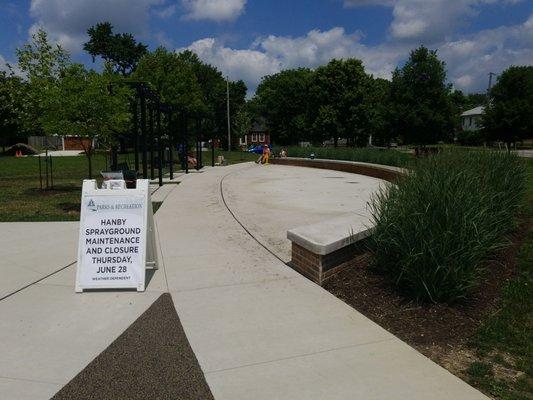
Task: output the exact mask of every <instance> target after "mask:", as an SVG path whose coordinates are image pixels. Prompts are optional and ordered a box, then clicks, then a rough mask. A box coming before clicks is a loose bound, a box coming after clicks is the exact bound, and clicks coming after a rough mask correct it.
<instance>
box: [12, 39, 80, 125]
mask: <svg viewBox="0 0 533 400" xmlns="http://www.w3.org/2000/svg"><path fill="white" fill-rule="evenodd" d="M16 52H17V58H18V67H19V68H20V70H21V72H22V74H23V75H24V76H25V78H24V80H25V85H24V89H25V90H24V91H23V92H22V93H23V100H22V108H21V113H20V120H21V123H22V126H23V129H24V130H25V131H26V132H28V133H33V134H42V133H43V130H42V126H41V125H40V117H41V115H42V114H43V104H42V103H43V100H44V98H45V96H46V93H47V91H48V90H49V89H50V88H51V87H53V86H54V85H56V84H57V83H58V82H59V80H60V79H61V76H62V73H63V71H64V70H65V69H66V68H67V67H68V66H69V65H70V58H69V54H68V52H67V51H65V50H64V49H63V48H62V47H61V46H59V45H53V44H51V43H49V41H48V35H47V33H46V32H45V31H44V30H42V29H40V30H39V31H37V33H35V34H33V35H32V37H31V41H30V42H29V43H26V44H24V45H23V46H22V47H21V48H19V49H17V51H16Z"/></svg>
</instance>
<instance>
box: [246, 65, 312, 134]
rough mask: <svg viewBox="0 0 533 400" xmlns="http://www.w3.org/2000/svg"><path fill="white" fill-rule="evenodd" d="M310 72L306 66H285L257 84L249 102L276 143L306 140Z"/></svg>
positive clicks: (255, 114)
mask: <svg viewBox="0 0 533 400" xmlns="http://www.w3.org/2000/svg"><path fill="white" fill-rule="evenodd" d="M312 75H313V72H312V71H311V70H310V69H307V68H299V69H289V70H285V71H281V72H279V73H277V74H274V75H269V76H266V77H264V78H263V79H262V81H261V84H260V85H259V86H258V88H257V91H256V93H255V97H254V99H253V101H252V109H253V113H254V117H255V118H256V119H258V118H265V120H266V122H267V125H268V127H269V129H270V131H271V134H272V138H273V139H274V140H275V141H276V142H278V143H280V144H295V143H298V142H299V141H300V140H302V139H309V137H308V135H307V134H306V132H307V97H308V91H309V86H310V83H311V78H312Z"/></svg>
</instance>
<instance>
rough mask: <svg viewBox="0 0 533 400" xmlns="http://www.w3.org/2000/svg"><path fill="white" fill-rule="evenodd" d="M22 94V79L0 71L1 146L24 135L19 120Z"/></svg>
mask: <svg viewBox="0 0 533 400" xmlns="http://www.w3.org/2000/svg"><path fill="white" fill-rule="evenodd" d="M24 96H25V84H24V82H22V79H21V78H20V77H18V76H15V75H13V74H7V73H6V72H5V71H0V143H1V145H2V146H3V147H5V146H6V145H10V144H13V142H17V141H21V139H22V138H23V137H24V136H25V135H24V131H23V127H22V120H21V117H22V112H23V98H24ZM4 150H5V148H4Z"/></svg>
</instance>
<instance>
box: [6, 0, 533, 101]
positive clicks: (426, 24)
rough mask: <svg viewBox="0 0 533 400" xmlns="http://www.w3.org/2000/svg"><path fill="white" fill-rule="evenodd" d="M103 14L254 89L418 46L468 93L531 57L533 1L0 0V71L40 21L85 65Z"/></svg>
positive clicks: (379, 64)
mask: <svg viewBox="0 0 533 400" xmlns="http://www.w3.org/2000/svg"><path fill="white" fill-rule="evenodd" d="M106 20H107V21H110V22H111V23H112V24H113V25H114V26H115V27H116V29H117V31H125V32H131V33H133V34H135V36H136V37H137V38H138V39H139V40H141V41H143V42H144V43H147V44H149V46H150V48H152V49H153V48H155V47H157V46H158V45H164V46H166V47H167V48H169V49H173V50H181V49H184V48H188V49H191V50H193V51H194V52H196V53H197V54H198V55H199V56H200V58H202V59H203V60H204V61H206V62H209V63H211V64H213V65H216V66H217V67H219V68H220V69H221V70H222V71H223V72H224V73H225V74H227V75H229V76H230V78H231V79H243V80H244V81H245V82H246V83H247V85H248V86H249V88H250V91H251V92H253V90H254V89H255V87H256V86H257V84H258V83H259V82H260V79H261V77H262V76H264V75H268V74H272V73H276V72H278V71H280V70H282V69H285V68H295V67H311V68H314V67H316V66H318V65H321V64H324V63H327V62H328V61H329V60H330V59H331V58H333V57H335V58H347V57H356V58H360V59H361V60H363V63H364V65H365V68H366V70H367V71H368V72H369V73H372V74H373V75H374V76H379V77H383V78H390V73H391V71H392V70H393V69H394V68H395V67H396V66H397V65H401V64H402V62H404V61H405V59H406V58H407V57H408V54H409V51H410V50H412V49H414V48H416V47H418V46H419V45H420V44H424V45H426V46H428V47H430V48H432V49H437V50H438V54H439V56H440V58H441V59H443V60H444V61H445V62H446V64H447V70H448V78H449V81H450V82H451V83H452V84H453V85H454V86H455V87H457V88H459V89H462V90H464V91H466V92H476V91H482V90H484V89H485V88H486V86H487V80H488V73H489V72H495V73H499V72H501V71H502V70H504V69H505V68H507V67H508V66H509V65H533V1H531V0H529V1H527V0H522V1H520V0H18V1H17V0H0V69H3V68H5V63H6V62H9V63H11V64H16V59H15V49H16V48H17V47H19V46H20V45H21V44H23V43H24V42H25V41H27V40H28V37H29V35H30V34H31V32H33V31H35V29H36V28H37V27H42V28H44V29H45V30H47V31H48V32H49V34H50V37H51V38H52V40H54V41H57V42H59V43H61V44H62V45H63V46H64V47H66V48H67V49H68V50H69V51H70V52H71V53H72V58H73V59H74V60H76V61H80V62H84V63H86V64H87V65H92V63H91V60H90V59H89V57H87V55H85V54H84V53H83V51H82V50H81V47H82V44H83V42H84V41H86V39H87V37H86V30H87V28H89V27H90V26H91V25H93V24H95V23H97V22H100V21H106Z"/></svg>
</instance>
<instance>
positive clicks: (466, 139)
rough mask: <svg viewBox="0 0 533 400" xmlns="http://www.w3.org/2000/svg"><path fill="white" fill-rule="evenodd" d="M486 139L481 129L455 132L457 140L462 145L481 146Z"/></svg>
mask: <svg viewBox="0 0 533 400" xmlns="http://www.w3.org/2000/svg"><path fill="white" fill-rule="evenodd" d="M486 140H487V137H486V135H485V133H484V132H483V131H482V130H476V131H461V132H458V133H457V142H459V144H462V145H463V146H481V145H482V144H483V142H485V141H486Z"/></svg>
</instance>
